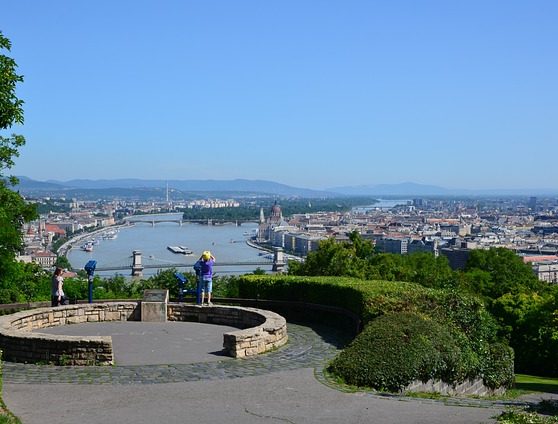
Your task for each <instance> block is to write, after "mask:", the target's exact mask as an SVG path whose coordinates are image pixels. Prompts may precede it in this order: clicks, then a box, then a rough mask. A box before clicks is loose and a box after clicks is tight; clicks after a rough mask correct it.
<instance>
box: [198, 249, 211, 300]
mask: <svg viewBox="0 0 558 424" xmlns="http://www.w3.org/2000/svg"><path fill="white" fill-rule="evenodd" d="M214 263H215V257H214V256H213V255H212V254H211V252H210V251H209V250H206V251H205V252H203V253H202V255H201V256H200V258H199V259H198V261H197V262H196V263H195V265H194V270H195V271H196V275H197V276H198V281H199V282H200V283H201V304H202V305H203V303H204V301H205V294H206V293H207V304H208V305H210V306H211V305H212V303H211V292H212V289H213V264H214Z"/></svg>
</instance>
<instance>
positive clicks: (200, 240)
mask: <svg viewBox="0 0 558 424" xmlns="http://www.w3.org/2000/svg"><path fill="white" fill-rule="evenodd" d="M145 219H146V220H148V219H150V217H149V216H145ZM256 228H257V224H256V223H244V224H242V225H241V226H236V225H234V224H225V225H215V226H213V225H209V226H208V225H201V224H193V223H183V224H182V225H179V224H178V223H172V222H161V223H155V225H152V224H151V223H150V222H146V223H135V224H134V225H131V226H124V227H120V229H119V231H118V233H117V237H116V239H114V240H109V239H102V240H99V244H97V245H94V246H93V251H92V252H85V251H83V250H82V249H81V248H80V244H82V243H76V245H75V246H74V247H73V248H72V249H71V250H70V251H69V252H68V254H67V258H68V260H69V261H70V263H71V264H72V266H73V268H74V269H79V268H82V267H83V266H84V265H85V264H86V263H87V261H89V260H91V259H93V260H96V261H97V267H98V268H111V267H114V268H118V267H127V266H128V267H129V266H131V263H132V251H134V250H139V251H141V253H142V264H143V265H160V266H161V268H164V267H168V266H170V265H171V264H183V267H181V268H179V269H180V270H181V271H185V272H188V271H192V264H193V263H194V262H195V261H196V260H197V259H198V258H199V257H200V255H201V253H202V252H203V251H204V250H210V251H211V253H212V254H213V255H214V256H215V258H216V267H215V270H216V272H217V274H220V273H224V274H231V273H232V274H244V273H247V272H252V271H254V270H255V269H256V268H257V267H260V268H262V269H264V270H267V271H269V270H271V265H251V264H250V265H239V266H219V262H228V263H231V262H232V263H237V262H258V261H260V262H261V261H263V260H265V259H264V256H262V254H263V253H265V252H261V251H260V250H257V249H255V248H253V247H250V246H248V244H247V243H246V240H247V239H248V238H249V235H250V234H253V232H254V231H255V230H256ZM98 239H99V237H98V238H97V240H98ZM167 246H186V247H188V248H189V249H191V250H192V251H193V252H194V254H193V255H183V254H176V253H172V252H171V251H170V250H168V249H167ZM156 272H157V269H156V268H155V269H153V268H145V269H144V275H146V276H149V275H153V274H155V273H156ZM116 273H118V274H121V275H130V273H131V269H122V270H111V271H101V272H99V274H101V275H103V276H112V275H114V274H116Z"/></svg>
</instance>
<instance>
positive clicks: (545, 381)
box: [515, 374, 558, 394]
mask: <svg viewBox="0 0 558 424" xmlns="http://www.w3.org/2000/svg"><path fill="white" fill-rule="evenodd" d="M515 389H517V390H520V391H524V392H528V393H532V392H542V393H556V394H558V378H550V377H537V376H534V375H527V374H516V375H515Z"/></svg>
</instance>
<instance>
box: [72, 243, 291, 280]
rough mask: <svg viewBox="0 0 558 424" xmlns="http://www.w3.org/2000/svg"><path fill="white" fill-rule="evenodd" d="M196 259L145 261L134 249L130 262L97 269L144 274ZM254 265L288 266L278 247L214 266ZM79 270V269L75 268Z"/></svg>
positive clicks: (189, 265)
mask: <svg viewBox="0 0 558 424" xmlns="http://www.w3.org/2000/svg"><path fill="white" fill-rule="evenodd" d="M195 262H196V260H195V259H193V258H192V259H191V260H188V261H185V262H176V263H156V264H154V263H151V264H150V263H143V261H142V254H141V252H140V251H138V250H134V251H133V252H132V256H131V262H130V263H128V264H120V265H108V266H103V264H98V265H99V266H97V267H96V269H95V271H97V272H106V271H127V270H130V273H131V275H132V276H134V277H140V276H143V270H144V269H169V268H177V269H178V268H192V267H193V266H194V264H195ZM236 266H238V267H253V268H254V269H256V268H258V267H261V266H267V267H269V266H271V269H272V270H273V271H274V272H282V271H283V269H284V268H285V266H286V260H285V256H284V253H283V250H282V249H280V248H276V249H275V250H274V254H273V258H266V257H262V258H261V259H258V260H255V261H224V262H219V261H218V262H215V265H214V268H216V269H219V268H220V267H236ZM75 271H77V270H75Z"/></svg>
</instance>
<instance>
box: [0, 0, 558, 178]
mask: <svg viewBox="0 0 558 424" xmlns="http://www.w3.org/2000/svg"><path fill="white" fill-rule="evenodd" d="M3 18H4V19H2V20H1V21H0V22H1V23H0V31H2V33H3V34H4V36H6V37H7V38H9V39H10V40H11V42H12V51H11V52H9V53H6V52H2V53H4V54H7V55H8V56H10V57H12V58H14V59H15V61H16V62H17V64H18V65H19V69H18V72H19V73H20V74H22V75H23V76H24V77H25V81H24V83H22V84H20V85H19V86H18V90H17V93H18V96H19V97H20V98H21V99H22V100H24V101H25V104H24V111H25V125H24V126H22V127H14V128H12V129H11V131H10V132H16V133H19V134H23V135H24V136H25V137H26V139H27V145H26V146H25V147H23V148H22V149H21V152H20V153H21V156H20V157H19V158H16V166H15V167H14V168H13V169H12V170H11V172H9V173H11V174H14V175H25V176H28V177H30V178H33V179H36V180H60V181H65V180H71V179H80V178H84V179H117V178H141V179H200V180H204V179H217V180H221V179H222V180H233V179H238V178H244V179H253V180H256V179H261V180H268V181H277V182H279V183H282V184H287V185H291V186H295V187H307V188H312V189H326V188H331V187H340V186H360V185H376V184H397V183H403V182H406V181H413V182H416V183H419V184H425V185H438V186H443V187H446V188H450V189H451V188H455V189H529V188H533V189H541V188H543V189H547V188H548V189H554V188H557V187H556V181H558V178H557V177H558V169H557V168H556V166H555V164H554V162H555V160H554V158H555V157H557V155H558V140H557V135H556V134H558V131H557V130H558V121H557V120H556V119H555V117H556V116H558V113H557V112H558V100H557V99H558V96H557V95H556V94H557V93H558V90H557V89H558V84H557V81H556V77H555V75H557V71H558V54H557V53H558V52H557V47H556V45H555V43H554V40H556V39H557V38H558V28H556V26H555V24H554V23H555V21H556V18H558V4H556V3H555V2H552V1H539V2H536V3H535V4H526V3H523V2H518V1H511V2H503V1H496V2H491V3H489V4H487V3H486V2H479V1H473V2H467V3H466V4H449V3H447V2H442V1H430V2H425V3H421V4H417V3H414V2H411V1H401V2H396V3H395V2H393V3H392V2H390V3H387V2H386V3H384V4H376V3H374V2H372V3H371V2H365V1H356V2H351V3H350V4H347V3H341V2H339V1H331V2H326V3H323V2H320V3H318V2H307V3H304V4H301V3H300V2H293V1H287V2H282V3H281V4H280V5H276V4H262V3H259V2H255V1H241V2H234V3H230V2H224V1H216V2H213V3H211V4H209V3H204V2H199V3H198V2H179V1H174V0H172V1H171V0H169V1H164V2H154V1H144V2H131V1H122V2H117V3H114V2H108V1H98V2H95V3H92V4H83V3H75V2H70V1H62V0H60V1H54V2H49V3H48V4H46V3H42V2H37V1H22V2H12V3H10V4H7V5H5V6H4V7H3Z"/></svg>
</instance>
